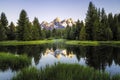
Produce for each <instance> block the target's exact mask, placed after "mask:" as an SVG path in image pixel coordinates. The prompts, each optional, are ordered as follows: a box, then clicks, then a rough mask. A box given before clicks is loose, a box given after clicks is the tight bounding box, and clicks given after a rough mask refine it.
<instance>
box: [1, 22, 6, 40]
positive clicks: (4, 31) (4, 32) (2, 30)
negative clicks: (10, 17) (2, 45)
mask: <svg viewBox="0 0 120 80" xmlns="http://www.w3.org/2000/svg"><path fill="white" fill-rule="evenodd" d="M6 38H7V35H6V30H5V28H4V27H3V26H2V25H1V22H0V41H4V40H6Z"/></svg>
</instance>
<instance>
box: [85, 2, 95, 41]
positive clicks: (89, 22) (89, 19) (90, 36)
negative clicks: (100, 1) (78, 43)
mask: <svg viewBox="0 0 120 80" xmlns="http://www.w3.org/2000/svg"><path fill="white" fill-rule="evenodd" d="M96 15H97V10H96V8H95V6H94V5H93V3H92V2H90V3H89V7H88V11H87V15H86V19H85V22H86V27H85V29H86V35H87V37H86V38H87V40H94V36H95V29H96V28H95V27H96V26H95V25H94V24H95V21H96Z"/></svg>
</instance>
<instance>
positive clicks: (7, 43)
mask: <svg viewBox="0 0 120 80" xmlns="http://www.w3.org/2000/svg"><path fill="white" fill-rule="evenodd" d="M55 42H65V43H66V44H68V45H83V46H98V45H117V46H119V45H120V41H78V40H65V39H46V40H34V41H0V45H1V46H16V45H39V44H49V43H55Z"/></svg>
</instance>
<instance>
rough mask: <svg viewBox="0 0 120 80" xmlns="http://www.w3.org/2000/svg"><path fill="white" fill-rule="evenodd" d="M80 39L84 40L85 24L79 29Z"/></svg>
mask: <svg viewBox="0 0 120 80" xmlns="http://www.w3.org/2000/svg"><path fill="white" fill-rule="evenodd" d="M80 40H86V30H85V26H83V27H82V28H81V31H80Z"/></svg>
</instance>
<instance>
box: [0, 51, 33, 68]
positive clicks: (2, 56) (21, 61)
mask: <svg viewBox="0 0 120 80" xmlns="http://www.w3.org/2000/svg"><path fill="white" fill-rule="evenodd" d="M30 64H31V59H30V58H29V57H27V56H26V55H14V54H12V53H5V52H0V69H1V70H6V69H8V68H11V69H12V70H19V69H22V68H24V67H27V66H29V65H30Z"/></svg>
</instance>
